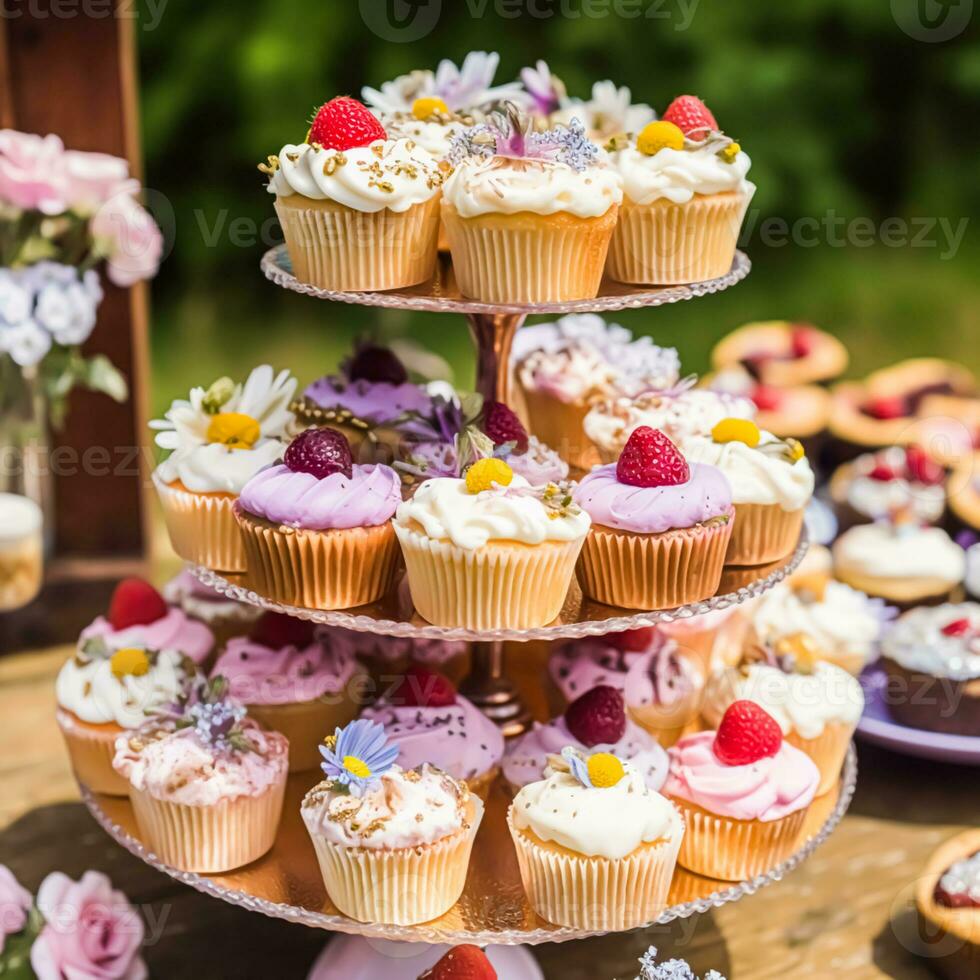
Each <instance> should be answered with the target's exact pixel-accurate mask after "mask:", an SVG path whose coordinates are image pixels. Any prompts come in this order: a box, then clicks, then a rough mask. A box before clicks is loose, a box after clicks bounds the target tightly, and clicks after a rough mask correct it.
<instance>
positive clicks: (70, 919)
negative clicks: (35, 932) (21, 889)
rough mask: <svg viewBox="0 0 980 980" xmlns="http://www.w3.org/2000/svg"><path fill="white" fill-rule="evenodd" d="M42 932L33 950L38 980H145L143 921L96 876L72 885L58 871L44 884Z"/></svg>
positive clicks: (41, 891) (92, 873)
mask: <svg viewBox="0 0 980 980" xmlns="http://www.w3.org/2000/svg"><path fill="white" fill-rule="evenodd" d="M37 907H38V909H39V910H40V912H41V915H43V916H44V920H45V921H44V927H43V928H42V929H41V934H40V935H39V936H38V937H37V939H36V940H35V941H34V945H33V946H32V947H31V966H32V967H33V969H34V972H35V973H36V974H37V977H38V980H144V978H145V977H146V975H147V971H146V964H145V963H144V962H143V960H142V959H141V958H140V956H139V949H140V945H141V944H142V942H143V920H142V919H141V918H140V917H139V915H138V914H137V912H136V910H135V909H134V908H133V907H132V906H131V905H130V904H129V902H128V901H126V896H125V895H123V893H122V892H119V891H113V889H112V883H111V882H110V881H109V879H108V878H107V877H106V876H105V875H104V874H100V873H99V872H97V871H86V872H85V874H84V875H82V878H81V881H72V880H71V878H69V877H68V876H67V875H64V874H62V873H61V872H60V871H55V872H52V873H51V874H49V875H48V876H47V878H45V879H44V881H43V882H41V887H40V889H39V890H38V893H37Z"/></svg>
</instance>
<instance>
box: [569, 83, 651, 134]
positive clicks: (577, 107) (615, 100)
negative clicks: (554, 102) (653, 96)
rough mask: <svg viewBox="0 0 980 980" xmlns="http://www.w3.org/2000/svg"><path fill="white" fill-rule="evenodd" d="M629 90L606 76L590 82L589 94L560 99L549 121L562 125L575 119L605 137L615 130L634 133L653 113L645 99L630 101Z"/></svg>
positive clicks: (647, 121)
mask: <svg viewBox="0 0 980 980" xmlns="http://www.w3.org/2000/svg"><path fill="white" fill-rule="evenodd" d="M631 99H632V92H630V90H629V88H627V87H626V86H625V85H623V86H622V87H617V86H616V84H615V82H611V81H609V80H608V79H607V80H606V81H603V82H596V83H595V84H594V85H593V86H592V98H591V99H588V100H587V101H583V100H582V99H564V100H562V105H561V108H560V109H559V110H558V112H556V113H555V115H554V117H553V119H552V121H553V122H561V123H565V124H566V125H567V124H568V123H569V122H571V120H572V119H578V120H579V121H580V122H581V123H582V125H583V126H584V127H585V128H586V130H587V131H588V132H590V133H592V134H594V135H596V136H598V137H601V138H608V137H610V136H615V135H616V134H617V133H638V132H639V131H640V130H641V129H643V127H644V126H645V125H646V124H647V123H649V122H653V120H654V119H656V118H657V114H656V113H655V112H654V111H653V109H651V108H650V106H648V105H647V104H646V103H645V102H637V103H635V104H634V103H633V102H631V101H630V100H631Z"/></svg>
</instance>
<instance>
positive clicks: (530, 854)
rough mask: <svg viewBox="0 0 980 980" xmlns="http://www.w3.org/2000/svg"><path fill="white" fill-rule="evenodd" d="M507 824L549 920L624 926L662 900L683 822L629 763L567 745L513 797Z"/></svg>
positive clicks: (535, 901) (649, 914) (653, 913)
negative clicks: (541, 776) (540, 776)
mask: <svg viewBox="0 0 980 980" xmlns="http://www.w3.org/2000/svg"><path fill="white" fill-rule="evenodd" d="M507 825H508V827H509V828H510V834H511V837H512V838H513V841H514V847H515V849H516V851H517V861H518V864H519V865H520V869H521V879H522V881H523V882H524V890H525V892H527V899H528V902H529V903H530V905H531V908H533V909H534V911H535V912H537V914H538V915H540V916H541V917H542V918H544V919H547V920H548V921H549V922H553V923H555V924H556V925H560V926H566V927H568V928H572V929H588V930H597V931H602V932H608V931H617V932H618V931H621V930H623V929H632V928H635V927H636V926H640V925H643V924H644V923H647V922H651V921H653V920H654V919H656V918H657V916H658V915H659V914H660V913H661V912H662V911H663V909H664V907H665V906H666V904H667V892H668V890H669V888H670V880H671V878H672V876H673V874H674V867H675V865H676V862H677V852H678V848H679V847H680V846H681V839H682V837H683V836H684V824H683V823H682V821H681V819H680V817H679V816H678V814H677V810H676V809H675V808H674V807H673V806H672V805H671V804H670V803H669V802H668V801H667V800H666V799H664V797H662V796H661V795H660V794H659V793H657V792H655V791H653V790H651V789H649V788H648V787H647V785H646V784H645V782H644V779H643V776H642V775H641V774H640V773H639V772H638V771H637V770H636V769H635V768H634V767H633V765H632V764H631V763H629V762H624V761H622V760H621V759H618V758H617V757H616V756H614V755H610V754H609V753H596V754H594V755H589V756H585V755H582V754H580V753H579V752H577V751H576V750H575V749H573V748H571V747H566V748H565V749H564V750H563V751H562V754H561V755H560V756H552V758H551V764H550V766H549V769H548V775H547V777H546V778H545V779H542V780H540V781H538V782H534V783H529V784H528V785H526V786H525V787H524V788H523V789H522V790H521V791H520V792H519V793H518V794H517V796H515V797H514V802H513V803H512V804H511V807H510V809H509V810H508V811H507Z"/></svg>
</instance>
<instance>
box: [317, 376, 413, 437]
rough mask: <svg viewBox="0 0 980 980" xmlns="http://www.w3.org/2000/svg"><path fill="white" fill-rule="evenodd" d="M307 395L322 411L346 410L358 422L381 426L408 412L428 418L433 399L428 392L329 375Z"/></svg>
mask: <svg viewBox="0 0 980 980" xmlns="http://www.w3.org/2000/svg"><path fill="white" fill-rule="evenodd" d="M303 394H304V395H305V396H306V397H307V398H309V399H310V401H313V402H316V404H317V405H319V407H320V408H346V409H347V411H349V412H350V413H351V414H352V415H353V416H354V417H355V418H359V419H363V420H364V421H365V422H373V423H374V424H375V425H380V424H381V423H383V422H391V421H392V420H393V419H396V418H398V416H400V415H403V414H404V413H405V412H419V413H421V414H423V415H425V414H427V413H428V412H429V411H430V410H431V408H432V399H431V398H430V397H429V395H428V394H427V393H426V391H425V389H424V388H421V387H419V385H413V384H411V383H409V382H405V384H400V385H393V384H391V383H390V382H388V381H365V380H363V379H362V380H358V381H348V380H347V379H346V378H341V377H338V376H337V375H328V376H327V377H324V378H319V379H318V380H317V381H314V382H313V384H311V385H310V386H309V387H308V388H307V389H306V391H304V392H303Z"/></svg>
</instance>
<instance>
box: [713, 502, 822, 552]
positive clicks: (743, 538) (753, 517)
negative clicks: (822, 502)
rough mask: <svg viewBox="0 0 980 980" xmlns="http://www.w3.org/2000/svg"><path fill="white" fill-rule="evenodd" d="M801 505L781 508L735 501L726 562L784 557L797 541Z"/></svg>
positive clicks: (802, 511)
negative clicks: (796, 507) (795, 507)
mask: <svg viewBox="0 0 980 980" xmlns="http://www.w3.org/2000/svg"><path fill="white" fill-rule="evenodd" d="M804 509H805V508H803V507H801V508H800V509H799V510H783V508H782V507H780V506H779V504H736V505H735V527H734V528H733V530H732V539H731V541H730V542H729V543H728V553H727V554H726V555H725V564H726V565H765V564H766V563H767V562H771V561H776V560H777V559H779V558H785V557H786V556H787V555H788V554H790V553H791V552H792V551H793V550H794V549H795V548H796V545H797V544H798V543H799V540H800V531H801V530H802V529H803V513H804Z"/></svg>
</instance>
